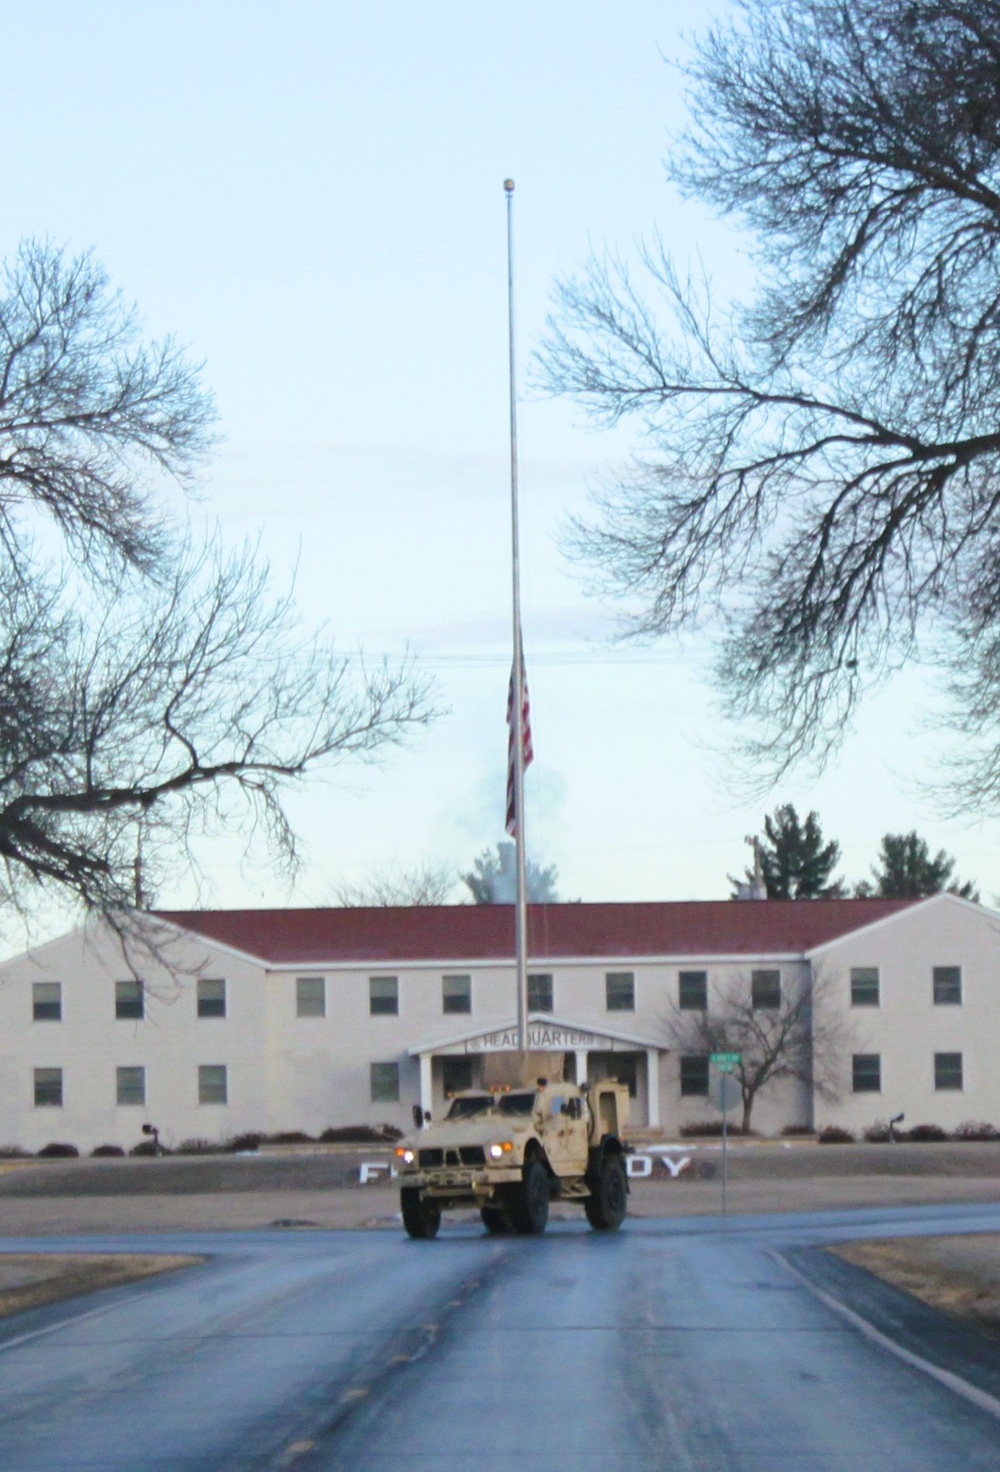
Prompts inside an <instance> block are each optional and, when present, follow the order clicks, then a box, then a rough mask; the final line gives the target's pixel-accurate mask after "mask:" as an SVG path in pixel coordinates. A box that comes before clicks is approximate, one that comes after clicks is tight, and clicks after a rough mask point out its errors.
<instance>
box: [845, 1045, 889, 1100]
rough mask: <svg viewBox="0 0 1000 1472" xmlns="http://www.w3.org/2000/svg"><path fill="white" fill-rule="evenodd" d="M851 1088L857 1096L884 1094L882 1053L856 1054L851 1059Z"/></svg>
mask: <svg viewBox="0 0 1000 1472" xmlns="http://www.w3.org/2000/svg"><path fill="white" fill-rule="evenodd" d="M851 1088H852V1089H853V1091H854V1092H855V1094H880V1093H881V1092H882V1055H881V1053H855V1054H854V1055H853V1056H852V1058H851Z"/></svg>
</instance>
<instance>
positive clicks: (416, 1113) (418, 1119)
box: [413, 1104, 424, 1130]
mask: <svg viewBox="0 0 1000 1472" xmlns="http://www.w3.org/2000/svg"><path fill="white" fill-rule="evenodd" d="M413 1127H414V1129H418V1130H421V1129H423V1127H424V1111H423V1110H422V1109H421V1107H420V1105H419V1104H414V1106H413Z"/></svg>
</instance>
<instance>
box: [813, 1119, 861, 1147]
mask: <svg viewBox="0 0 1000 1472" xmlns="http://www.w3.org/2000/svg"><path fill="white" fill-rule="evenodd" d="M816 1143H817V1145H853V1144H855V1139H854V1136H853V1135H852V1134H851V1132H850V1130H842V1129H841V1128H840V1125H839V1124H828V1125H827V1127H826V1129H825V1130H820V1132H819V1134H818V1135H817V1136H816Z"/></svg>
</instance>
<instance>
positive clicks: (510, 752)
mask: <svg viewBox="0 0 1000 1472" xmlns="http://www.w3.org/2000/svg"><path fill="white" fill-rule="evenodd" d="M521 681H522V686H523V689H524V705H523V707H522V710H521V749H522V751H523V752H524V769H525V771H527V770H528V767H529V766H530V765H531V762H532V760H533V759H534V755H535V753H534V752H533V751H532V749H531V721H530V717H529V708H528V681H527V678H526V677H525V674H524V657H523V655H522V658H521ZM514 726H515V721H514V671H513V670H511V672H510V688H509V690H508V692H507V825H506V826H507V832H508V833H509V834H510V836H511V838H515V837H516V836H517V802H516V799H515V793H514V750H515V748H514Z"/></svg>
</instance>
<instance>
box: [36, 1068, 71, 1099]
mask: <svg viewBox="0 0 1000 1472" xmlns="http://www.w3.org/2000/svg"><path fill="white" fill-rule="evenodd" d="M31 1073H32V1097H33V1099H34V1107H35V1108H36V1109H62V1108H63V1107H64V1105H65V1103H66V1086H65V1078H64V1074H63V1070H62V1069H61V1068H33V1069H32V1070H31ZM42 1075H45V1077H44V1078H43V1077H42ZM46 1089H49V1090H51V1092H52V1094H53V1097H52V1098H51V1099H44V1098H41V1097H40V1095H41V1094H42V1093H43V1092H44V1091H45V1090H46ZM55 1095H58V1098H56V1097H54V1096H55Z"/></svg>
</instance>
